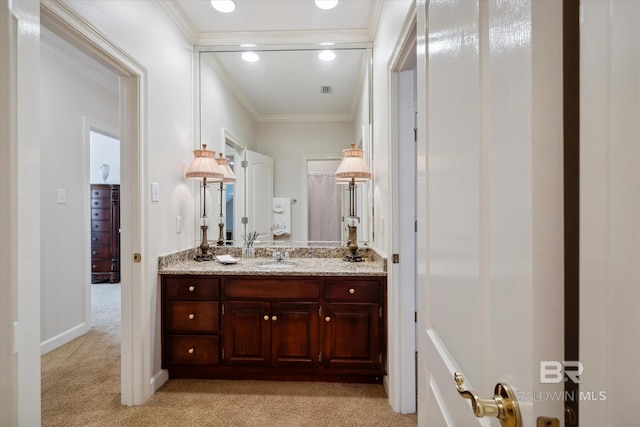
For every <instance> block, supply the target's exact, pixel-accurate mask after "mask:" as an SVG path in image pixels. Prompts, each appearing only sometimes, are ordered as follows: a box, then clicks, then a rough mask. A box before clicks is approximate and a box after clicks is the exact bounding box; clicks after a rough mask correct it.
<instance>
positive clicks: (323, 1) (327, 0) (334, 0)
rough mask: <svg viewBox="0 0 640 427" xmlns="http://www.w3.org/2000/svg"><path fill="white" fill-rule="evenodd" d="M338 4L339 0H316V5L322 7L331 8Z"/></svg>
mask: <svg viewBox="0 0 640 427" xmlns="http://www.w3.org/2000/svg"><path fill="white" fill-rule="evenodd" d="M337 5H338V0H316V6H318V7H319V8H320V9H324V10H329V9H333V8H334V7H336V6H337Z"/></svg>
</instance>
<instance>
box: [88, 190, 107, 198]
mask: <svg viewBox="0 0 640 427" xmlns="http://www.w3.org/2000/svg"><path fill="white" fill-rule="evenodd" d="M105 197H106V198H108V199H111V188H93V189H92V190H91V198H92V199H94V198H105Z"/></svg>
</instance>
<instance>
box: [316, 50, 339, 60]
mask: <svg viewBox="0 0 640 427" xmlns="http://www.w3.org/2000/svg"><path fill="white" fill-rule="evenodd" d="M318 58H320V59H322V60H323V61H333V60H334V59H336V54H335V53H333V52H332V51H330V50H323V51H322V52H320V54H319V55H318Z"/></svg>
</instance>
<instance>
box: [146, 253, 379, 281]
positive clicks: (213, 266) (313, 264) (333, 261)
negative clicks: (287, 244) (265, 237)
mask: <svg viewBox="0 0 640 427" xmlns="http://www.w3.org/2000/svg"><path fill="white" fill-rule="evenodd" d="M158 273H160V274H201V275H204V274H226V275H260V276H386V275H387V273H386V271H385V269H384V264H383V262H380V261H371V260H369V259H366V260H364V261H363V262H347V261H343V260H342V259H341V258H291V260H290V261H280V262H279V261H272V260H271V258H266V257H260V258H239V259H238V261H237V263H235V264H221V263H219V262H217V261H203V262H198V261H193V260H182V261H179V262H176V263H171V264H169V265H165V266H162V267H161V268H159V270H158Z"/></svg>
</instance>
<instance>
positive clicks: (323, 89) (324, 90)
mask: <svg viewBox="0 0 640 427" xmlns="http://www.w3.org/2000/svg"><path fill="white" fill-rule="evenodd" d="M320 93H333V87H331V86H320Z"/></svg>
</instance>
